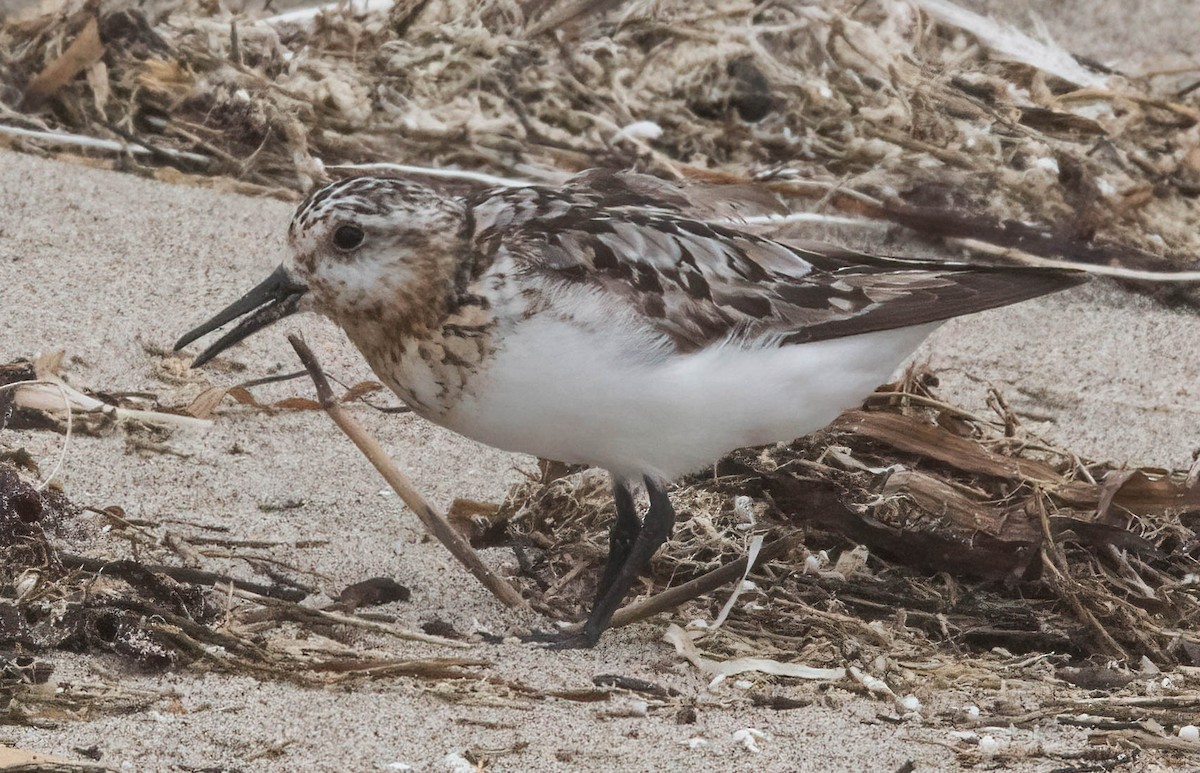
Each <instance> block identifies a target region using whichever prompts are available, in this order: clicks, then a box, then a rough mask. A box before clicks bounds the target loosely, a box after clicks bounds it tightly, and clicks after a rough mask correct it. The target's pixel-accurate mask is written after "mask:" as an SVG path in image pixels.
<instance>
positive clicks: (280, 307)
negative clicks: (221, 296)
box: [175, 266, 308, 368]
mask: <svg viewBox="0 0 1200 773" xmlns="http://www.w3.org/2000/svg"><path fill="white" fill-rule="evenodd" d="M306 292H308V287H306V286H305V285H303V284H301V283H300V282H297V281H296V280H295V279H293V278H292V275H291V274H289V273H288V271H287V269H285V268H284V267H283V266H280V267H279V268H277V269H275V271H274V272H272V274H271V275H270V276H269V277H267V278H266V279H265V280H264V281H263V282H262V283H261V284H259V285H258V286H257V287H255V288H254V289H253V290H251V291H250V292H248V293H246V294H245V295H243V296H242V297H241V298H239V299H237V300H236V301H234V302H233V303H231V304H230V305H229V306H227V307H226V308H225V310H224V311H222V312H221V313H220V314H218V315H217V316H215V317H213V318H212V319H210V320H209V321H208V322H205V323H204V324H203V325H201V326H200V327H198V328H196V329H195V330H193V331H191V332H190V333H187V334H186V335H184V336H183V338H180V339H179V340H178V341H176V342H175V351H179V350H180V349H182V348H183V347H185V346H187V345H188V344H190V343H191V342H192V341H195V340H196V339H197V338H200V337H201V336H204V335H208V334H209V333H211V332H212V331H214V330H216V329H217V328H219V327H221V326H223V325H225V324H228V323H230V322H232V321H233V320H235V319H237V318H238V317H245V318H244V319H243V320H242V321H241V322H239V323H238V325H237V327H235V328H234V329H233V330H230V331H229V332H228V333H226V334H225V335H223V336H221V337H220V338H218V339H217V341H216V342H215V343H214V344H212V345H211V346H209V347H208V348H207V349H205V350H204V351H203V352H201V353H200V356H198V357H197V358H196V359H195V360H193V361H192V367H193V368H198V367H200V366H201V365H203V364H204V363H206V362H208V361H209V360H211V359H212V358H213V357H216V356H217V355H218V354H220V353H221V352H223V351H225V350H226V349H228V348H229V347H231V346H233V345H234V344H236V343H237V342H238V341H241V340H242V339H243V338H246V337H248V336H250V335H251V334H253V333H255V332H257V331H259V330H262V329H263V328H264V327H267V326H268V325H270V324H272V323H273V322H277V321H278V320H281V319H283V318H284V317H286V316H288V315H289V314H292V313H294V312H295V311H296V307H297V306H299V305H300V298H301V297H303V295H304V294H305V293H306Z"/></svg>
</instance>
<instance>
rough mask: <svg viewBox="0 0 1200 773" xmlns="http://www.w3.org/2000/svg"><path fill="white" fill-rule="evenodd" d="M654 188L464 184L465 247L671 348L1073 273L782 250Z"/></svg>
mask: <svg viewBox="0 0 1200 773" xmlns="http://www.w3.org/2000/svg"><path fill="white" fill-rule="evenodd" d="M589 175H590V176H589ZM630 179H635V182H636V185H631V184H630V183H629V180H630ZM646 180H651V181H653V182H646ZM666 185H667V184H666V183H661V182H660V181H654V180H653V178H643V177H642V176H640V175H637V176H629V175H626V176H621V175H613V174H611V173H607V174H601V173H588V175H585V176H583V177H582V178H577V179H576V181H575V182H573V183H570V184H568V185H567V186H565V187H564V188H562V189H547V188H538V187H529V188H515V189H514V188H509V189H497V190H492V191H488V192H485V193H483V194H477V195H476V196H475V197H473V198H472V199H471V200H469V201H468V205H469V207H470V208H471V211H472V215H473V221H474V234H473V239H474V243H475V246H476V249H477V250H479V251H482V252H493V254H495V252H497V251H502V252H504V254H505V255H506V260H505V261H504V262H505V263H506V264H511V265H510V268H511V269H512V270H515V271H517V272H519V273H521V274H524V275H527V276H528V275H532V276H536V277H537V278H538V279H540V280H542V281H545V282H547V283H549V284H551V285H553V286H557V287H559V288H561V289H568V290H569V289H576V290H593V291H600V292H603V293H605V294H606V295H607V296H608V297H610V298H612V299H613V300H614V301H615V302H618V303H620V304H622V305H623V306H624V307H625V308H626V309H628V310H631V311H632V312H633V313H634V314H636V315H638V316H639V317H640V318H641V319H642V320H643V321H644V323H645V325H646V326H647V327H649V328H651V329H653V330H655V331H657V332H658V333H661V334H662V335H664V336H666V337H667V338H668V339H669V340H670V341H671V342H672V343H673V344H674V346H675V348H676V349H677V350H679V351H694V350H697V349H702V348H704V347H707V346H711V345H713V344H715V343H719V342H721V341H728V340H730V339H737V340H739V341H741V342H745V343H753V342H757V343H758V344H759V345H772V346H782V345H789V344H796V343H804V342H810V341H820V340H825V339H830V338H840V337H844V336H851V335H858V334H861V333H869V332H874V331H879V330H888V329H893V328H901V327H908V326H912V325H920V324H924V323H927V322H936V321H940V320H945V319H949V318H950V317H956V316H960V315H963V314H970V313H973V312H977V311H983V310H985V309H991V308H995V307H997V306H1003V305H1007V304H1010V303H1015V302H1017V301H1021V300H1025V299H1028V298H1033V297H1036V296H1039V295H1044V294H1046V293H1051V292H1055V291H1057V290H1062V289H1065V288H1067V287H1071V286H1073V285H1076V284H1079V283H1080V282H1082V281H1083V280H1084V275H1083V274H1079V273H1073V272H1065V271H1059V270H1046V269H1037V268H1030V267H1017V266H978V265H971V264H965V263H951V262H945V261H936V260H922V259H913V258H893V257H884V256H878V255H869V254H865V253H859V252H853V251H849V250H844V249H840V248H837V247H827V246H815V245H806V246H804V247H800V246H789V245H787V244H783V243H781V242H776V241H772V240H770V239H766V238H762V237H759V236H754V235H752V234H747V233H744V232H740V231H737V230H735V229H731V228H728V227H725V226H722V225H717V224H714V223H709V222H703V221H702V220H698V219H695V218H694V217H691V216H689V214H688V211H689V207H688V204H687V202H686V200H685V198H684V197H683V195H682V194H681V193H679V192H678V191H677V190H676V189H672V188H666V187H663V186H666ZM481 262H483V263H486V262H487V261H486V260H485V261H481Z"/></svg>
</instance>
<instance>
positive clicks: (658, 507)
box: [559, 478, 675, 647]
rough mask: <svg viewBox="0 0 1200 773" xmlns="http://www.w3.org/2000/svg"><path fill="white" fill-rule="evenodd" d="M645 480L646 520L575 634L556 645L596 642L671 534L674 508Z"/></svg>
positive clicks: (663, 491) (659, 488)
mask: <svg viewBox="0 0 1200 773" xmlns="http://www.w3.org/2000/svg"><path fill="white" fill-rule="evenodd" d="M645 481H646V491H647V493H648V494H649V495H650V509H649V510H648V511H646V520H645V523H643V524H642V528H641V531H639V532H638V535H637V538H636V539H635V540H634V541H633V546H632V547H631V548H630V550H629V555H628V556H626V558H625V562H624V563H623V564H622V565H621V568H620V569H619V570H617V572H616V575H615V576H614V577H613V578H612V582H611V583H610V584H609V586H608V588H606V589H605V590H604V593H603V595H602V596H600V597H599V598H598V599H597V600H596V603H595V604H594V605H593V606H592V614H591V615H590V616H589V617H588V621H587V623H585V624H584V626H583V630H582V631H580V632H579V634H578V635H577V636H574V637H572V638H570V639H568V640H566V641H563V642H561V643H560V644H559V646H562V647H593V646H595V644H596V642H597V641H599V640H600V634H601V633H603V631H604V629H605V628H607V627H608V624H609V622H610V621H611V620H612V616H613V613H614V612H616V611H617V608H618V607H619V606H621V602H622V601H624V600H625V594H627V593H629V589H630V588H631V587H633V583H634V581H635V580H637V578H638V576H639V575H640V574H641V573H642V572H643V571H644V570H645V569H646V567H647V566H648V565H649V564H650V558H651V557H652V556H653V555H654V553H655V551H657V550H658V549H659V548H660V547H662V544H663V543H664V542H666V541H667V537H670V536H671V530H672V529H673V528H674V527H675V510H674V509H672V507H671V501H670V500H669V499H667V491H666V489H665V488H663V487H662V486H660V485H659V484H657V483H655V482H654V481H652V480H650V479H649V478H646V479H645ZM618 507H619V505H618ZM605 574H606V575H607V574H608V573H607V572H605Z"/></svg>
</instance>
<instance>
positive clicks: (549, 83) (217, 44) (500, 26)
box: [0, 0, 1200, 255]
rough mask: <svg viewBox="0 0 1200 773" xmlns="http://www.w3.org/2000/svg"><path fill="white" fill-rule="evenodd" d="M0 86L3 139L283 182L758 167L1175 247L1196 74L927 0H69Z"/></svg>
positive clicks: (774, 179) (1194, 148)
mask: <svg viewBox="0 0 1200 773" xmlns="http://www.w3.org/2000/svg"><path fill="white" fill-rule="evenodd" d="M0 103H3V105H4V106H5V107H4V109H3V114H2V115H0V120H2V122H3V124H4V125H5V126H4V127H0V130H2V132H3V134H5V135H7V136H8V137H9V140H8V141H9V142H12V143H14V144H18V145H21V146H23V147H28V146H33V147H39V146H53V147H57V148H58V149H59V150H63V149H64V148H71V147H72V146H71V145H70V141H69V140H63V139H62V138H61V137H59V138H58V139H55V138H54V137H50V136H48V134H47V133H48V132H49V131H62V132H69V133H73V134H78V135H85V136H87V137H91V138H99V139H101V140H104V141H107V142H109V143H111V144H112V147H115V148H116V149H117V151H118V152H120V153H121V158H120V160H119V162H120V163H122V164H124V165H125V166H127V167H131V168H135V169H141V170H144V171H146V172H148V173H153V174H157V175H159V176H161V177H166V178H168V179H180V176H181V175H180V172H183V173H187V174H189V175H206V176H207V175H216V176H220V177H222V178H224V179H226V180H230V179H231V180H233V181H236V184H237V185H242V186H245V185H249V184H253V185H257V186H266V187H267V188H268V189H270V190H271V191H274V192H276V193H278V194H280V195H285V196H286V195H294V193H295V192H297V191H299V190H302V189H303V188H305V187H307V186H308V185H310V184H311V183H312V182H313V181H314V180H316V179H321V178H323V177H325V176H326V175H327V174H328V172H327V171H326V167H328V166H332V165H336V164H346V163H364V162H379V161H390V162H397V163H407V164H416V165H422V166H427V167H437V168H452V167H457V168H462V169H468V170H477V171H481V172H489V173H492V174H496V175H503V176H505V177H507V178H519V179H528V180H554V179H558V178H560V177H561V176H562V175H563V174H565V173H571V172H575V171H579V170H581V169H584V168H588V167H593V166H615V167H628V166H637V167H641V168H643V169H646V170H649V171H652V172H655V173H658V174H661V175H665V176H669V177H685V178H697V179H701V180H705V181H708V182H718V183H719V182H731V181H736V182H742V181H745V180H747V179H755V180H759V181H761V182H763V183H764V184H766V185H769V186H771V187H772V188H773V189H774V190H775V191H776V192H779V193H781V194H784V195H785V196H787V197H789V199H790V203H791V204H792V205H794V206H795V207H797V208H816V209H818V210H825V211H828V210H832V209H842V210H848V211H850V212H853V213H854V214H864V213H865V214H867V215H869V216H874V217H888V208H887V207H884V208H883V209H882V210H880V209H877V208H873V207H869V206H868V207H866V208H865V209H864V201H880V200H883V201H888V202H903V203H905V204H907V205H917V206H922V207H933V208H935V209H939V210H947V209H948V210H951V211H953V212H958V213H962V212H967V211H969V212H971V213H973V214H975V215H988V216H990V217H993V218H1000V219H1013V220H1020V221H1022V222H1025V223H1030V224H1035V225H1038V226H1040V227H1044V228H1048V229H1050V230H1051V231H1053V232H1054V233H1055V234H1057V235H1058V236H1060V237H1061V238H1062V239H1063V240H1064V241H1067V242H1075V243H1080V244H1089V243H1097V242H1107V243H1117V244H1121V245H1124V246H1127V247H1139V248H1141V249H1143V250H1146V251H1148V252H1150V253H1157V254H1161V253H1172V254H1179V255H1187V254H1197V253H1200V236H1198V234H1200V227H1197V226H1200V218H1198V216H1197V208H1196V206H1195V196H1196V195H1197V194H1198V193H1200V126H1198V124H1200V105H1198V104H1197V92H1195V91H1194V90H1192V89H1191V88H1190V87H1188V86H1187V85H1186V84H1184V86H1183V87H1182V88H1181V87H1180V83H1179V79H1178V77H1177V76H1174V75H1172V74H1164V75H1159V76H1156V75H1154V74H1146V73H1134V74H1128V73H1118V72H1112V71H1109V70H1106V69H1104V68H1102V67H1100V66H1098V65H1088V64H1081V63H1080V62H1078V61H1077V60H1075V59H1073V58H1072V57H1071V56H1070V55H1069V54H1067V53H1066V52H1065V51H1063V50H1061V49H1059V48H1057V47H1055V46H1054V45H1052V44H1048V45H1047V44H1040V43H1038V42H1037V41H1033V40H1030V39H1028V38H1025V37H1023V36H1021V35H1019V34H1018V33H1015V32H1013V31H1012V30H1011V29H1008V28H1006V27H1004V26H1002V25H998V24H996V23H994V22H990V21H988V20H987V19H980V18H979V17H972V16H971V15H970V14H966V13H965V12H963V11H961V10H959V9H957V8H956V7H955V6H953V5H952V4H950V3H948V2H946V1H945V0H917V2H913V3H910V2H900V1H899V0H875V1H873V2H867V3H860V2H845V3H822V4H819V5H818V4H800V3H794V4H784V3H767V4H760V3H755V2H750V1H749V0H722V2H718V3H704V4H697V3H691V2H683V1H680V2H669V1H666V0H657V1H654V2H651V1H650V0H637V1H633V2H625V3H616V4H614V3H588V2H566V1H564V2H558V3H554V2H547V1H546V0H524V2H522V1H521V0H488V2H482V3H476V2H459V1H458V0H435V1H432V2H429V1H426V2H414V1H413V0H404V1H402V2H397V3H395V4H394V5H393V6H392V7H391V10H390V11H389V12H388V13H387V14H386V15H385V14H382V13H375V14H366V15H360V14H356V13H354V12H353V11H352V10H350V9H349V8H341V9H339V8H336V7H332V6H330V7H327V8H326V11H325V12H324V13H320V14H316V15H314V14H307V15H304V14H301V15H299V16H298V15H296V14H282V15H280V16H276V17H270V18H265V19H264V18H258V19H255V18H248V17H247V16H245V15H243V16H231V15H229V14H228V13H226V12H218V11H213V10H212V7H210V6H207V5H205V6H203V7H201V6H195V5H189V4H183V5H171V6H167V7H166V8H165V9H160V10H158V11H156V12H154V11H147V10H143V9H142V6H134V5H131V4H130V5H123V4H121V3H104V4H101V3H96V2H92V3H85V4H84V5H83V6H82V7H76V6H70V5H69V6H68V7H67V10H64V11H62V12H59V13H54V14H49V15H45V16H40V17H33V18H29V19H25V20H21V21H10V22H9V23H7V24H5V25H4V26H3V27H2V28H0ZM106 147H108V146H106ZM112 147H108V150H107V151H106V150H105V149H103V148H101V149H95V148H93V149H92V150H84V149H82V148H78V147H77V148H75V149H74V150H73V151H71V152H84V153H102V154H103V153H105V152H111V151H112ZM855 193H858V194H867V197H866V198H865V199H864V197H863V196H855V195H854V194H855ZM907 222H908V224H909V225H916V226H918V227H919V226H920V223H918V222H915V221H914V220H913V219H911V218H910V219H908V221H907ZM925 225H927V226H928V225H929V222H928V221H925Z"/></svg>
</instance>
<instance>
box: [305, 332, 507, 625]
mask: <svg viewBox="0 0 1200 773" xmlns="http://www.w3.org/2000/svg"><path fill="white" fill-rule="evenodd" d="M288 341H290V342H291V344H292V348H293V349H295V350H296V355H297V356H298V357H299V358H300V361H301V362H302V363H304V367H305V369H306V370H307V371H308V375H309V376H310V377H312V380H313V384H314V385H315V386H316V388H317V400H318V402H320V404H321V407H322V408H323V409H324V410H325V412H326V413H328V414H329V418H331V419H333V421H334V423H335V424H337V425H338V428H339V429H341V430H342V432H344V433H345V434H346V437H348V438H350V440H351V441H353V442H354V445H356V446H358V450H360V451H362V452H363V455H365V456H366V457H367V460H368V461H370V462H371V464H373V465H375V469H377V470H379V473H380V474H381V475H383V477H384V479H385V480H386V481H387V482H388V485H389V486H391V487H392V489H393V490H394V491H395V492H396V493H397V494H398V495H399V496H400V498H401V499H402V500H404V504H406V505H408V507H409V508H410V509H411V510H412V511H413V512H414V513H416V514H417V517H418V518H420V519H421V523H423V524H425V528H426V529H428V530H429V533H430V534H432V535H433V536H435V537H437V539H438V541H439V542H441V543H442V544H443V545H445V546H446V549H447V550H449V551H450V552H451V554H453V555H454V557H455V558H457V559H458V560H459V561H460V562H461V563H462V565H463V566H465V567H467V569H469V570H470V571H471V574H473V575H475V579H477V580H479V582H481V583H483V586H484V587H485V588H487V589H488V590H489V591H491V592H492V595H494V596H495V597H496V598H497V599H499V600H500V602H501V603H502V604H504V605H505V606H507V607H511V608H518V609H527V608H528V606H529V605H528V604H526V603H525V599H523V598H521V595H520V594H519V593H517V591H516V589H514V588H513V586H512V585H510V584H508V583H507V582H506V581H505V580H504V579H503V578H501V577H500V576H499V575H497V574H496V573H495V572H493V571H492V570H491V569H489V568H488V567H487V566H486V565H485V564H484V563H483V561H481V560H480V559H479V555H478V554H477V553H476V552H475V550H474V549H473V548H472V547H471V544H470V543H469V542H467V541H466V540H465V539H463V536H462V535H461V534H459V533H458V532H457V531H456V530H455V529H454V527H453V526H451V525H450V522H449V521H447V520H446V517H445V516H444V515H442V514H441V513H440V512H438V511H437V510H435V509H434V508H433V506H432V505H430V504H429V502H427V501H426V500H425V498H424V497H422V496H421V495H420V494H419V493H417V490H416V489H415V488H414V487H413V485H412V481H410V480H409V479H408V476H407V475H405V474H404V473H403V472H401V471H400V469H399V468H398V467H396V465H395V464H394V463H393V462H392V460H391V459H389V458H388V455H387V452H386V451H384V449H383V446H381V445H379V442H378V441H376V440H375V438H373V437H371V436H370V435H369V434H367V431H366V430H365V429H363V427H362V425H361V424H359V423H358V422H357V421H355V419H354V417H352V416H351V415H350V414H349V413H347V412H346V411H345V410H344V409H343V408H342V405H341V403H339V402H338V400H337V398H335V397H334V396H333V389H332V388H331V387H330V386H329V381H328V380H327V379H326V378H325V373H324V371H322V370H321V365H320V363H318V362H317V358H316V356H315V355H314V354H313V353H312V350H311V349H309V348H308V345H307V344H305V343H304V341H303V340H302V339H301V338H300V336H298V335H290V336H288Z"/></svg>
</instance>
